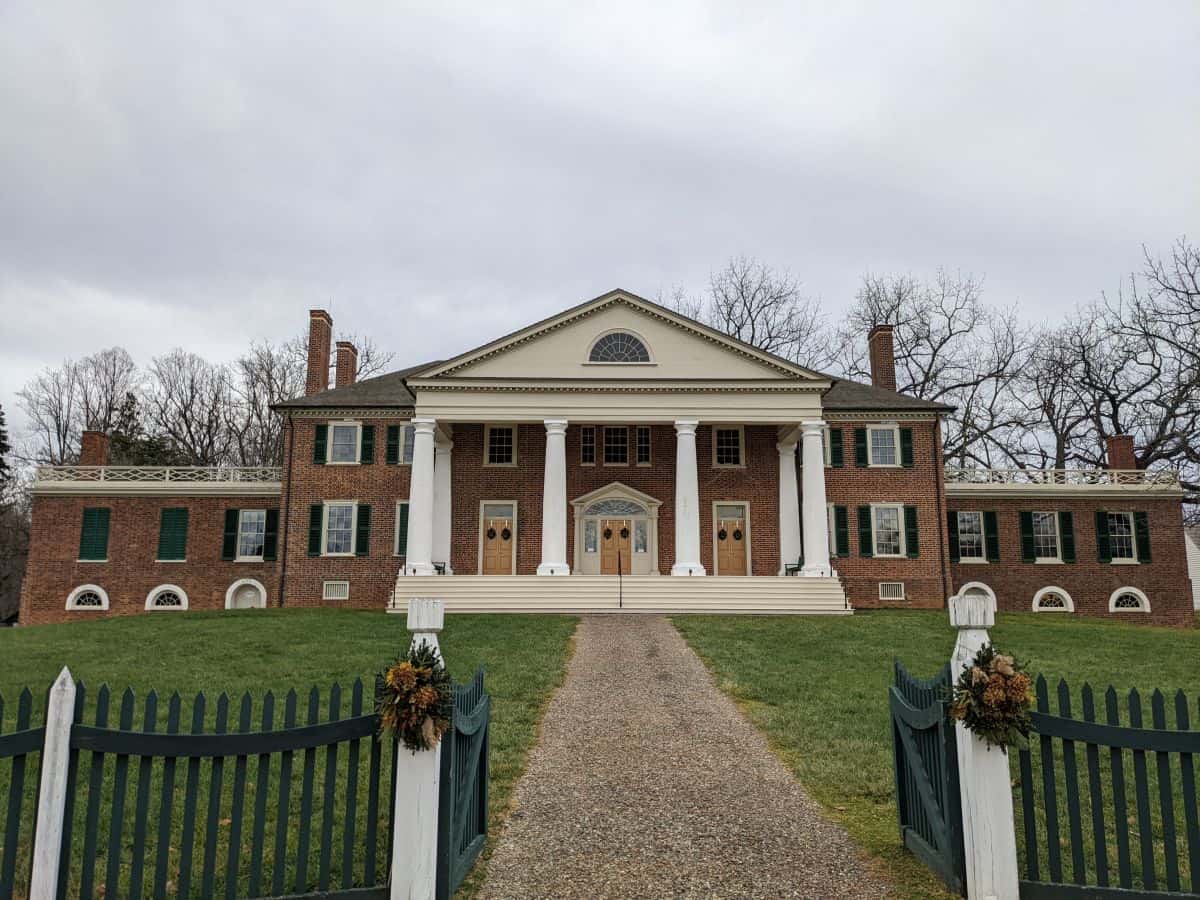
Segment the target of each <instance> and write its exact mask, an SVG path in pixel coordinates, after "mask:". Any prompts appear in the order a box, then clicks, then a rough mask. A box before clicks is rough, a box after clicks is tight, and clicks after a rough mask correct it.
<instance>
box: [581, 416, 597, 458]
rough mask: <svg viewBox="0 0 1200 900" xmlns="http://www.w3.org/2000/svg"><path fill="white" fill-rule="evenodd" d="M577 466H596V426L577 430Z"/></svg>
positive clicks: (587, 426) (585, 426) (586, 426)
mask: <svg viewBox="0 0 1200 900" xmlns="http://www.w3.org/2000/svg"><path fill="white" fill-rule="evenodd" d="M579 464H580V465H581V466H594V465H595V464H596V426H595V425H584V426H583V427H581V428H580V429H579Z"/></svg>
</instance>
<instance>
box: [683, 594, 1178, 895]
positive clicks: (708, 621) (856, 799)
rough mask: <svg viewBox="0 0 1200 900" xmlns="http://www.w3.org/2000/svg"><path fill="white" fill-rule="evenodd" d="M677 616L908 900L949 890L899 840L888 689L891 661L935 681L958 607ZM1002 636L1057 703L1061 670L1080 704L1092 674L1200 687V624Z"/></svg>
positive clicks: (1089, 627)
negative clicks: (832, 614)
mask: <svg viewBox="0 0 1200 900" xmlns="http://www.w3.org/2000/svg"><path fill="white" fill-rule="evenodd" d="M674 622H675V625H676V627H677V628H678V629H679V630H680V632H682V634H683V635H684V637H685V638H686V639H687V640H688V642H689V643H690V644H691V645H692V647H693V648H695V650H696V651H697V652H698V653H699V654H700V655H701V657H702V658H703V659H704V660H705V661H706V663H707V664H708V665H709V667H710V668H711V669H712V670H713V672H714V674H715V676H716V678H717V681H718V683H719V684H720V685H721V687H722V688H723V689H724V690H725V691H727V692H728V693H729V694H731V695H732V696H733V697H734V698H736V699H737V700H738V701H739V703H740V704H741V705H742V707H743V709H744V710H745V711H746V713H747V715H748V716H749V717H750V719H751V720H752V721H753V722H754V723H755V724H756V725H758V726H759V727H760V728H761V729H763V731H764V732H765V733H766V734H767V736H768V737H769V739H770V741H771V742H772V745H773V746H774V747H775V749H776V750H777V752H778V753H779V754H780V756H781V758H782V759H783V760H784V761H785V763H786V764H787V765H789V766H790V767H791V768H792V770H793V771H794V772H795V773H796V775H797V777H798V778H799V779H800V781H801V783H802V784H804V786H805V787H806V788H807V789H808V791H809V792H810V793H811V794H812V795H813V796H814V797H815V798H816V799H817V800H818V801H819V802H820V803H822V804H823V805H824V806H825V808H826V809H827V810H828V811H829V812H830V815H831V816H832V817H833V818H834V819H835V820H837V821H839V822H841V823H842V824H843V825H844V826H845V827H846V829H847V830H848V831H849V832H850V834H851V836H852V837H853V838H854V839H855V840H856V841H857V842H858V843H859V844H860V846H862V847H863V848H864V849H866V851H867V852H868V853H869V854H870V855H871V856H873V857H875V858H876V859H877V860H879V861H880V862H881V864H882V865H883V866H884V867H885V869H886V871H887V873H888V874H889V875H890V876H891V877H892V878H893V879H894V880H895V881H896V883H897V884H898V885H899V886H900V888H901V890H902V891H903V893H904V895H905V896H909V897H944V896H945V894H944V893H943V892H942V891H941V890H940V888H939V886H938V882H937V881H936V879H934V878H933V877H932V876H931V875H930V874H929V873H928V872H926V870H925V869H924V868H923V867H922V866H921V865H920V864H919V863H917V862H916V861H915V859H914V858H913V857H911V856H910V855H909V854H908V853H907V852H906V851H905V850H904V849H903V848H902V846H901V845H900V843H899V836H898V827H897V824H896V809H895V800H894V786H893V783H892V782H893V768H892V759H891V737H890V730H889V729H890V724H889V715H888V705H887V697H886V691H887V688H888V686H889V685H890V683H891V678H892V659H893V657H896V656H899V657H900V659H901V660H903V662H904V663H905V665H906V666H907V667H908V669H909V671H911V672H912V673H913V674H914V675H918V676H923V677H924V676H929V675H932V674H934V673H935V672H936V671H937V669H938V668H940V667H941V666H942V665H943V664H944V663H945V662H946V661H947V660H948V659H949V656H950V651H951V650H952V648H953V646H954V639H955V634H954V630H953V629H952V628H951V627H950V625H949V620H948V617H947V615H946V613H945V612H936V613H934V612H928V613H926V612H865V613H859V614H857V615H855V616H854V617H852V618H849V619H841V618H838V619H822V618H816V617H812V618H808V617H732V616H728V617H720V616H683V617H676V618H675V619H674ZM991 634H992V638H993V640H994V641H995V642H996V644H997V645H998V646H1000V647H1002V648H1003V649H1004V650H1005V651H1007V652H1011V653H1015V654H1016V655H1017V656H1018V657H1019V658H1021V659H1022V660H1025V661H1026V662H1027V663H1028V664H1029V667H1030V669H1031V670H1032V671H1034V672H1040V673H1042V674H1044V675H1046V677H1047V678H1050V679H1053V681H1052V687H1051V696H1052V697H1053V684H1054V683H1056V682H1057V679H1058V678H1061V677H1065V678H1066V679H1067V680H1068V681H1069V683H1070V685H1071V687H1072V690H1073V692H1074V695H1075V698H1076V703H1078V692H1079V689H1080V688H1081V687H1082V685H1083V683H1084V682H1085V681H1089V682H1090V683H1091V684H1092V686H1093V687H1096V688H1106V687H1107V686H1108V685H1110V684H1112V685H1115V686H1116V688H1117V689H1118V691H1122V692H1127V691H1128V690H1129V688H1132V687H1137V688H1138V689H1139V690H1143V691H1145V692H1146V693H1147V694H1148V692H1149V691H1151V690H1153V689H1154V688H1163V689H1168V688H1169V689H1171V690H1172V691H1173V690H1175V689H1177V688H1182V689H1183V690H1184V691H1185V692H1187V693H1188V694H1189V695H1190V696H1191V697H1192V698H1193V703H1194V702H1195V700H1194V698H1195V697H1197V696H1198V695H1200V667H1197V665H1196V660H1197V659H1200V630H1193V629H1187V630H1182V629H1167V628H1151V627H1146V626H1142V625H1125V624H1123V623H1112V622H1101V621H1089V620H1087V619H1083V618H1081V617H1078V616H1070V617H1065V616H1064V617H1055V616H1051V615H1047V614H1041V615H1034V614H1032V613H1029V614H1012V615H1002V616H1000V618H999V621H998V623H997V625H996V627H995V628H994V629H993V630H992V632H991ZM1122 704H1123V698H1122ZM1146 706H1147V710H1148V707H1149V704H1148V703H1147V704H1146ZM1147 715H1148V711H1147ZM1036 765H1037V760H1035V766H1036ZM1036 771H1037V770H1036V769H1035V772H1036ZM1058 771H1059V772H1060V773H1061V772H1062V769H1061V766H1060V768H1059V770H1058ZM1060 803H1061V799H1060ZM1018 815H1019V811H1018ZM1064 833H1065V831H1064ZM1160 871H1161V870H1160Z"/></svg>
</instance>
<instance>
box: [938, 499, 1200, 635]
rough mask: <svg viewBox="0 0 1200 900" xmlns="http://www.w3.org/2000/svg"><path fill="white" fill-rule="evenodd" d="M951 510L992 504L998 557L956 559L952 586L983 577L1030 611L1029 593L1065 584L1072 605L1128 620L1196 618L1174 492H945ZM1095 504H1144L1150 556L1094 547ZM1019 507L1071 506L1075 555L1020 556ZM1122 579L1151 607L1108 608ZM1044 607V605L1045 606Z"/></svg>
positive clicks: (999, 595) (1001, 600)
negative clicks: (1140, 559)
mask: <svg viewBox="0 0 1200 900" xmlns="http://www.w3.org/2000/svg"><path fill="white" fill-rule="evenodd" d="M948 505H949V508H950V509H951V510H954V511H956V512H957V511H958V510H995V512H996V513H997V525H998V527H999V535H1000V562H998V563H957V564H952V565H951V567H950V568H951V573H952V575H953V578H954V584H955V587H956V589H957V587H958V586H959V585H962V584H965V583H967V582H968V581H981V582H983V583H984V584H986V585H988V587H990V588H991V589H992V590H993V591H995V592H996V601H997V605H998V606H999V608H1000V609H1001V610H1009V611H1017V612H1028V611H1029V610H1031V609H1032V608H1033V596H1034V594H1035V593H1037V591H1039V590H1041V589H1042V588H1044V587H1049V586H1056V587H1060V588H1062V589H1063V590H1065V591H1066V592H1067V593H1068V594H1069V595H1070V596H1071V599H1072V600H1073V601H1074V603H1075V612H1076V613H1080V614H1083V615H1089V616H1108V617H1112V618H1119V619H1121V620H1122V621H1130V622H1139V621H1141V622H1147V621H1148V622H1155V623H1158V624H1170V625H1189V626H1190V625H1193V624H1194V623H1195V613H1194V610H1193V609H1192V599H1191V582H1190V580H1189V579H1188V573H1187V559H1186V556H1185V549H1184V537H1183V513H1182V510H1181V508H1180V503H1179V501H1178V500H1167V499H1147V498H1138V497H1137V496H1136V494H1131V495H1130V496H1129V497H1128V498H1124V497H1123V498H1095V499H1088V500H1084V499H1076V498H1056V497H1047V498H1046V499H1032V498H966V499H964V498H949V500H948ZM1098 509H1121V510H1129V509H1133V510H1141V511H1144V512H1146V513H1147V514H1148V516H1149V520H1150V551H1151V557H1152V562H1149V563H1139V564H1137V565H1129V564H1121V563H1117V564H1115V565H1114V564H1113V563H1102V562H1100V561H1099V560H1098V558H1097V555H1096V526H1095V513H1096V510H1098ZM1022 510H1030V511H1032V510H1039V511H1051V510H1054V511H1064V510H1065V511H1069V512H1070V513H1071V515H1072V520H1073V524H1074V530H1075V559H1076V561H1075V562H1074V563H1060V564H1053V563H1051V564H1047V563H1027V562H1022V561H1021V523H1020V515H1019V514H1020V512H1021V511H1022ZM1120 587H1136V588H1139V589H1141V590H1142V591H1143V592H1144V593H1145V594H1146V596H1147V597H1148V598H1149V599H1150V615H1148V616H1147V615H1145V614H1143V613H1110V612H1109V611H1108V599H1109V597H1110V596H1111V595H1112V592H1113V591H1115V590H1116V589H1117V588H1120ZM1047 615H1049V613H1047Z"/></svg>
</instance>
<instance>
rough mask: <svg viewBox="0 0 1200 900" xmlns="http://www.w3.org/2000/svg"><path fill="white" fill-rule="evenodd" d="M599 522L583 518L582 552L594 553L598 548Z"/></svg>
mask: <svg viewBox="0 0 1200 900" xmlns="http://www.w3.org/2000/svg"><path fill="white" fill-rule="evenodd" d="M599 524H600V523H599V522H598V521H597V520H596V519H585V520H584V522H583V552H584V553H596V552H597V551H598V550H599V549H600V539H599Z"/></svg>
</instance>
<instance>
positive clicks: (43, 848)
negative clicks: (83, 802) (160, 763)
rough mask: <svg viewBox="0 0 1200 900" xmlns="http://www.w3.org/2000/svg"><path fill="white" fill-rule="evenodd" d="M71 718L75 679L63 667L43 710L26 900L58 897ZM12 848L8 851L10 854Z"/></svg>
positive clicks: (73, 707)
mask: <svg viewBox="0 0 1200 900" xmlns="http://www.w3.org/2000/svg"><path fill="white" fill-rule="evenodd" d="M74 719H75V679H74V678H72V677H71V670H70V669H68V668H67V667H66V666H63V669H62V671H61V672H59V673H58V678H57V679H55V681H54V685H53V686H52V687H51V688H50V702H49V704H48V705H47V707H46V735H45V738H44V739H43V740H44V743H43V745H42V775H41V785H40V787H39V788H38V804H37V831H36V832H35V833H34V838H33V880H32V882H31V883H30V886H29V897H30V900H54V898H55V897H57V896H58V863H59V857H60V856H61V854H62V832H63V820H64V817H65V815H66V803H67V769H68V763H69V762H70V758H71V723H72V722H73V721H74ZM15 849H16V848H12V850H10V852H13V850H15Z"/></svg>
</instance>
